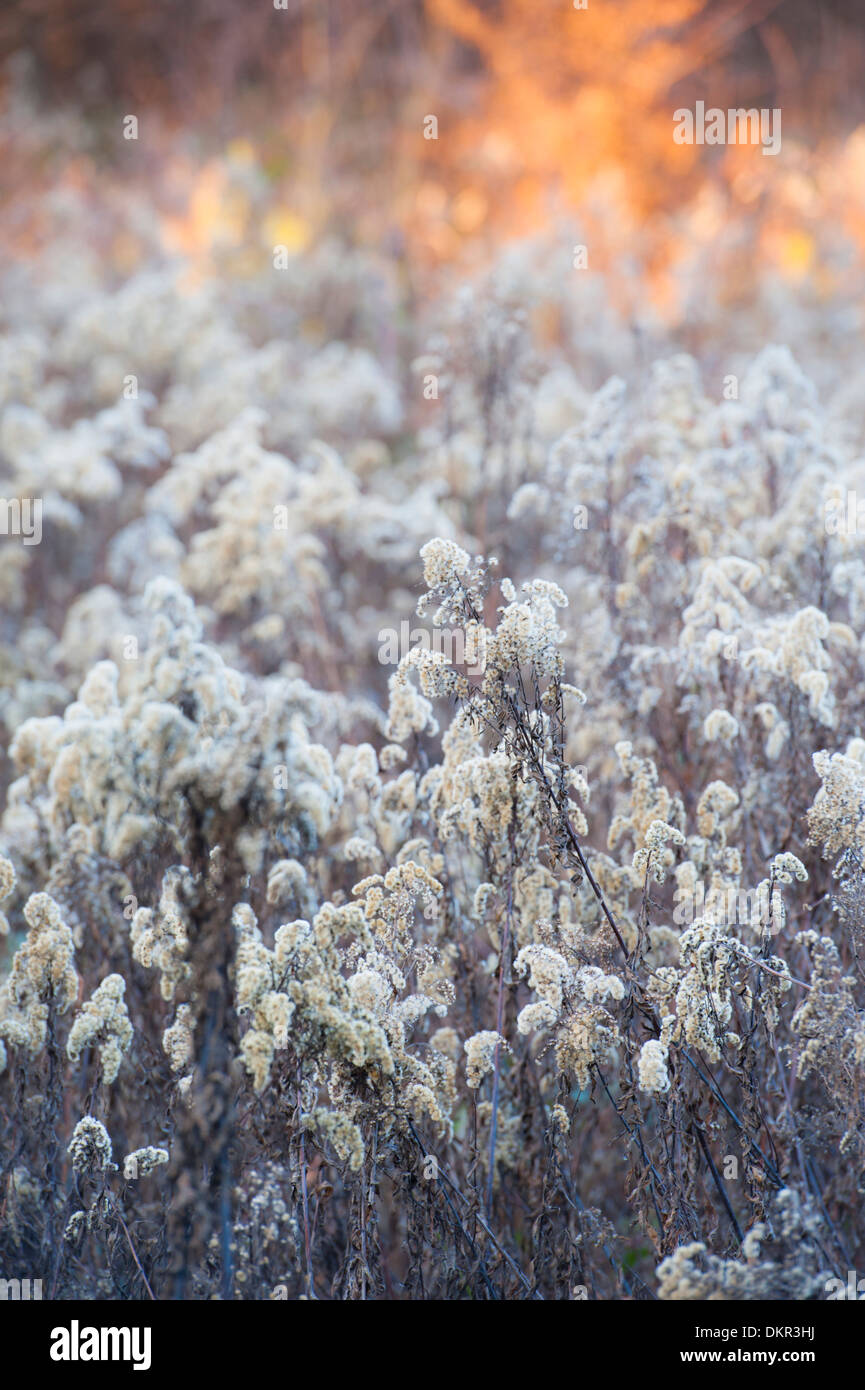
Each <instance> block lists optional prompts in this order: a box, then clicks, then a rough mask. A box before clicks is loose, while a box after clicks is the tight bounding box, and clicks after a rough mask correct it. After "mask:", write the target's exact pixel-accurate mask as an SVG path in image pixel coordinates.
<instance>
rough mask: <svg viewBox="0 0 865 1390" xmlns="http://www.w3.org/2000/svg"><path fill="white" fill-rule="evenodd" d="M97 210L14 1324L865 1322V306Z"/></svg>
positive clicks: (26, 455) (566, 237) (25, 704)
mask: <svg viewBox="0 0 865 1390" xmlns="http://www.w3.org/2000/svg"><path fill="white" fill-rule="evenodd" d="M235 153H236V152H235ZM241 154H242V152H241ZM240 162H241V164H242V162H243V161H242V158H241V160H240ZM234 176H237V177H241V175H238V174H237V169H235V170H234V174H233V175H232V177H234ZM85 202H86V200H85ZM81 206H82V204H81V202H80V201H79V202H76V200H75V198H74V196H73V194H72V193H71V192H69V191H68V190H67V193H66V194H65V195H64V200H62V209H61V210H62V212H63V216H64V217H65V218H67V225H68V228H69V229H71V230H68V231H67V234H66V236H65V239H58V240H55V241H54V242H53V243H52V245H51V247H50V248H49V249H48V250H46V251H45V252H44V254H43V255H42V256H41V258H40V260H39V261H38V263H36V262H34V263H33V264H30V265H27V264H22V263H21V262H20V261H16V262H14V263H13V264H11V265H10V266H9V267H7V269H6V271H5V272H4V276H3V294H2V314H0V484H2V485H0V491H2V492H3V494H4V496H3V505H4V507H5V508H6V522H7V524H6V531H7V533H8V534H4V535H2V536H0V744H2V753H0V805H2V814H0V900H2V909H3V910H2V912H0V1274H3V1275H4V1276H5V1277H7V1278H11V1277H17V1278H29V1279H32V1280H41V1282H42V1289H43V1296H44V1297H46V1298H49V1297H50V1298H52V1299H88V1300H93V1299H115V1300H149V1299H156V1300H181V1299H185V1300H208V1299H229V1300H278V1299H289V1300H298V1299H319V1300H363V1299H368V1300H472V1299H479V1300H482V1301H484V1300H499V1299H507V1300H581V1299H589V1300H595V1299H603V1300H656V1299H657V1300H762V1299H778V1300H791V1301H795V1300H825V1299H829V1298H848V1297H854V1298H855V1297H858V1296H859V1295H858V1293H857V1289H856V1286H855V1279H854V1281H853V1284H852V1285H851V1283H850V1280H849V1272H850V1271H856V1270H857V1269H865V1220H863V1193H865V862H863V854H865V712H863V711H865V704H863V691H865V551H863V544H862V534H861V532H862V523H861V511H860V506H859V502H858V500H857V499H862V501H863V502H865V454H863V423H862V413H861V400H862V390H863V366H865V360H863V359H862V357H861V348H860V349H859V356H858V358H857V356H856V351H857V348H856V344H858V343H861V333H862V324H861V310H859V309H858V308H857V307H856V306H857V305H858V304H859V303H861V293H860V292H861V290H862V283H861V277H860V276H859V273H858V272H855V271H854V270H852V269H851V270H850V273H849V275H848V276H847V278H846V279H845V281H844V286H843V293H838V294H835V295H833V296H825V295H824V296H820V295H818V294H814V295H813V296H812V297H809V294H808V292H807V290H806V289H805V288H804V287H802V288H801V292H799V293H793V291H792V290H791V288H790V284H789V282H787V281H784V280H783V279H782V278H778V277H777V276H775V275H773V274H772V273H770V272H769V271H767V272H766V273H765V274H764V275H762V276H761V277H759V284H758V286H757V288H756V289H755V290H754V292H753V293H752V294H749V296H748V298H747V302H746V301H744V300H742V299H740V301H739V302H738V303H737V305H736V310H735V314H733V313H731V311H730V307H729V300H725V299H724V291H725V289H728V288H729V285H726V286H721V285H716V286H714V287H713V286H709V285H707V283H706V281H705V278H704V275H705V266H706V264H707V263H709V262H711V259H712V254H713V252H712V247H711V244H709V243H707V245H706V247H705V249H704V252H703V255H704V258H705V259H704V260H703V261H700V262H699V263H694V262H691V263H690V264H689V266H687V267H685V268H684V269H682V271H681V276H682V285H683V286H684V288H683V290H682V294H683V298H684V300H685V301H688V302H691V303H692V304H693V305H694V310H693V312H690V313H689V314H688V315H687V325H686V327H685V328H682V326H681V324H679V325H672V326H670V325H665V323H664V320H663V317H662V316H660V315H659V316H657V317H653V316H652V315H651V314H648V313H647V314H646V315H645V316H644V317H643V319H642V321H640V322H637V319H636V318H635V316H634V315H633V314H632V313H630V312H627V311H625V310H624V309H623V308H622V305H621V303H620V302H619V300H618V299H617V295H616V293H615V292H614V286H613V285H612V284H611V277H610V276H605V275H600V274H595V273H592V271H591V270H589V271H583V270H580V269H575V268H574V262H573V247H574V244H575V242H577V241H580V240H581V239H582V236H581V231H580V229H579V227H578V226H576V225H574V226H572V225H571V224H570V223H569V222H567V220H563V221H562V222H561V224H560V225H559V226H557V227H556V228H554V229H553V230H552V231H548V232H547V233H546V234H545V235H544V236H542V237H537V238H534V239H525V240H521V241H518V242H516V243H513V244H511V245H508V246H502V248H501V249H500V250H499V251H498V253H497V254H496V255H495V257H494V258H493V259H492V260H491V261H490V263H488V264H487V265H486V266H485V267H484V268H483V269H474V270H472V271H471V272H469V271H466V272H465V273H457V272H456V271H453V272H452V273H448V274H447V275H444V276H441V277H440V278H439V280H438V282H437V283H438V288H437V292H436V293H435V294H434V295H427V296H420V295H418V294H416V293H415V292H414V286H413V284H409V283H408V282H407V280H406V277H405V276H404V275H402V274H401V272H400V268H399V265H398V264H397V263H396V262H395V261H394V260H393V259H392V258H391V259H389V258H388V257H387V256H384V255H378V254H376V253H375V252H374V251H372V250H367V249H359V248H358V247H352V246H350V245H349V244H348V243H347V242H345V241H342V240H340V239H339V237H338V236H333V237H326V238H322V239H317V238H312V239H311V241H310V242H309V244H305V245H304V246H298V247H297V248H292V249H291V251H290V254H289V255H288V256H287V258H286V259H284V260H283V261H282V262H280V264H279V265H278V266H277V265H276V264H275V263H274V266H271V265H269V264H268V265H266V266H265V267H264V268H263V269H261V270H260V271H259V272H258V273H255V274H250V273H243V274H240V273H235V274H231V275H228V274H222V275H220V274H217V275H215V276H213V275H209V276H201V275H199V274H197V273H193V274H190V270H189V262H188V258H187V260H186V261H184V263H183V264H181V265H178V263H177V262H176V261H175V262H171V261H169V260H167V259H165V258H163V259H161V260H160V259H159V258H156V257H154V258H153V259H152V260H146V261H145V263H144V264H141V265H137V266H136V267H134V268H133V269H130V270H129V271H128V273H124V274H118V273H117V270H116V266H115V267H114V268H113V269H112V270H111V271H110V272H109V270H107V269H105V268H104V267H101V266H100V264H99V256H98V255H94V254H93V247H92V244H91V245H89V246H88V234H87V230H86V226H85V224H84V223H83V222H82V223H81V224H80V225H79V223H78V222H77V221H76V219H77V218H78V217H79V215H81V216H83V214H82V213H81ZM52 215H57V208H56V207H55V208H54V209H53V212H52ZM826 234H827V235H830V234H831V233H830V230H829V229H827V232H826ZM726 246H727V248H729V242H727V243H726ZM186 249H187V251H188V250H189V248H188V247H187V248H186ZM742 254H744V253H742ZM697 300H699V306H698V307H697V306H696V301H697ZM842 362H843V363H844V371H843V374H842V373H841V372H840V370H839V368H840V364H841V363H842ZM15 502H17V503H18V504H19V510H18V511H17V512H16V510H15V507H14V505H13V503H15ZM37 503H38V506H37ZM16 518H17V520H18V522H19V525H18V526H17V530H18V534H14V532H15V530H16V527H15V526H14V525H13V524H12V522H13V521H15V520H16ZM27 518H29V519H30V521H32V522H33V523H34V525H33V526H32V527H31V530H30V533H29V534H27V531H26V528H25V526H24V521H25V519H27ZM37 519H38V526H37V525H36V524H35V523H36V521H37ZM22 532H23V533H22ZM37 532H38V534H37Z"/></svg>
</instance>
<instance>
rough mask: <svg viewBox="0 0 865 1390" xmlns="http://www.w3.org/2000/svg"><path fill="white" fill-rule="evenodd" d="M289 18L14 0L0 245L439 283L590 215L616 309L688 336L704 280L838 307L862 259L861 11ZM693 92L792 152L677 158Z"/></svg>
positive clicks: (762, 6) (524, 3)
mask: <svg viewBox="0 0 865 1390" xmlns="http://www.w3.org/2000/svg"><path fill="white" fill-rule="evenodd" d="M285 6H286V8H284V9H283V8H280V9H277V8H275V7H274V4H273V0H246V2H245V3H240V0H188V3H184V4H183V5H179V4H176V3H175V2H174V0H17V2H16V3H15V4H14V5H10V4H6V5H5V6H4V7H3V12H2V14H0V63H2V86H0V103H2V121H0V194H2V212H0V245H2V251H3V255H4V257H13V258H14V257H20V258H25V259H26V260H28V261H30V262H31V263H32V261H33V259H34V258H38V256H39V255H40V254H49V255H51V256H52V257H57V256H58V255H59V256H62V255H63V249H62V248H63V245H64V242H65V243H66V244H67V246H68V245H70V244H72V243H73V242H75V243H76V247H77V252H76V254H80V251H81V247H82V246H84V247H86V248H88V250H89V253H90V254H91V255H92V256H93V257H94V258H95V259H96V260H98V262H99V264H100V269H101V272H102V273H103V274H104V273H105V271H106V270H110V271H112V272H114V273H115V274H116V275H117V276H118V277H122V276H123V275H125V274H128V273H130V272H132V271H134V270H135V269H136V268H138V267H140V265H141V264H142V263H144V262H149V261H152V260H153V259H154V258H157V257H166V258H177V257H182V258H184V259H185V260H187V261H188V263H189V266H190V269H191V272H192V273H193V274H195V275H207V274H210V273H213V272H214V271H218V272H219V273H221V274H224V273H230V274H232V275H235V276H240V277H242V276H244V275H254V274H256V273H258V272H259V271H260V270H261V268H262V264H263V263H264V264H266V263H268V262H269V258H270V256H271V254H272V247H273V246H274V245H276V244H279V245H284V246H286V247H287V248H288V250H289V253H291V254H295V253H297V252H300V251H303V250H304V249H305V248H307V247H308V246H309V245H310V244H313V243H315V242H316V241H318V240H320V239H321V238H323V237H325V236H328V235H333V236H337V237H338V238H339V239H340V240H341V241H342V242H343V243H344V244H346V245H348V246H353V247H364V248H370V249H373V250H376V251H380V252H383V253H384V254H385V255H387V256H388V257H389V258H391V259H393V260H394V261H396V262H398V263H399V264H400V265H402V266H403V267H404V268H405V272H406V275H407V276H408V277H409V280H410V283H411V284H412V285H413V286H416V287H420V286H422V285H424V284H425V283H426V281H425V278H424V277H425V276H426V275H427V274H428V273H429V271H430V270H435V269H436V268H437V267H441V266H446V267H448V268H452V267H453V266H455V265H459V266H460V268H462V267H463V266H464V265H466V264H476V263H479V262H480V263H482V262H483V260H484V258H485V257H488V256H490V254H491V252H492V251H493V250H494V249H497V248H499V247H500V246H501V244H502V242H503V240H505V239H507V238H511V237H515V236H525V235H532V234H536V233H538V232H541V231H544V230H546V229H548V228H549V227H550V226H551V225H553V224H561V223H562V220H563V219H564V218H566V217H567V216H569V215H574V216H575V217H576V218H577V219H578V228H577V232H578V233H579V235H580V238H581V241H582V242H584V243H585V244H586V245H587V246H589V247H590V250H591V266H592V268H593V269H595V270H602V271H603V270H610V269H613V268H615V271H616V275H615V282H614V285H613V294H614V297H616V298H618V300H619V301H620V303H621V304H622V306H623V307H626V308H630V307H631V306H634V305H649V306H651V308H652V310H653V311H654V312H657V313H658V314H660V315H661V316H663V318H664V320H665V321H666V322H667V323H677V322H678V323H685V322H687V320H688V317H689V315H690V314H691V313H692V311H693V306H694V301H695V300H696V301H699V298H700V295H701V293H702V292H703V283H704V280H705V275H706V270H707V265H710V266H711V273H712V276H713V279H714V282H715V284H716V286H719V287H720V289H719V293H721V294H723V296H725V302H726V303H727V304H728V305H729V306H731V307H733V308H735V306H736V304H737V302H739V301H741V302H743V303H744V302H747V300H748V298H749V296H750V294H751V292H752V287H753V284H754V280H755V277H765V276H766V275H773V276H774V275H777V276H778V277H780V278H781V279H782V280H787V281H789V282H792V283H793V284H794V285H802V284H804V283H806V282H807V284H808V286H809V291H810V292H813V293H814V294H815V295H817V296H818V297H820V298H823V299H826V298H831V297H832V296H833V295H837V294H843V293H844V292H845V284H848V281H847V278H846V277H848V276H849V274H850V272H851V267H852V266H854V265H858V262H859V261H860V260H861V257H862V255H863V253H865V84H863V82H862V80H861V79H862V76H863V70H865V63H863V54H865V9H863V7H862V6H861V4H859V3H858V0H820V3H814V0H717V3H707V4H704V3H700V0H654V3H645V0H615V3H602V0H588V3H587V7H586V8H585V9H583V10H577V9H575V8H574V6H573V4H572V3H570V0H555V3H551V0H541V3H538V0H497V3H490V2H489V0H390V3H388V0H285ZM698 99H699V100H704V101H705V102H706V104H707V105H717V106H720V107H722V108H727V107H729V106H745V107H751V106H756V107H769V108H775V107H780V108H781V110H782V112H783V141H784V155H783V158H772V157H766V156H763V155H762V151H761V150H760V149H759V148H755V147H753V146H741V145H740V146H719V147H717V148H714V149H710V148H708V147H698V146H696V145H694V146H689V147H683V146H677V145H675V144H674V143H673V140H672V112H673V111H674V110H675V109H676V108H678V107H680V106H688V107H693V105H694V103H695V101H696V100H698ZM128 116H134V117H135V118H136V119H137V122H138V138H137V139H127V138H124V132H125V131H128V129H129V127H128V125H124V118H125V117H128ZM429 116H434V117H435V118H436V122H437V131H436V134H437V138H425V132H426V134H429V133H430V129H431V127H430V124H429V123H428V122H427V124H426V125H425V119H426V118H427V117H429Z"/></svg>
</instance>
